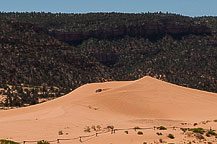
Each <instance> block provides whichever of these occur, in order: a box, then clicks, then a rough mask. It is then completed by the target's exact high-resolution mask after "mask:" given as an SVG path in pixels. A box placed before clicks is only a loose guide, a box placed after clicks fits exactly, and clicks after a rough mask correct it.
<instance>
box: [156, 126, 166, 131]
mask: <svg viewBox="0 0 217 144" xmlns="http://www.w3.org/2000/svg"><path fill="white" fill-rule="evenodd" d="M157 129H159V130H167V128H166V127H164V126H160V127H157Z"/></svg>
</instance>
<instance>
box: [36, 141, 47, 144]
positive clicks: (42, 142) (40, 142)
mask: <svg viewBox="0 0 217 144" xmlns="http://www.w3.org/2000/svg"><path fill="white" fill-rule="evenodd" d="M37 144H50V143H49V142H47V141H44V140H42V141H38V142H37Z"/></svg>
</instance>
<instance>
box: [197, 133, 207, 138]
mask: <svg viewBox="0 0 217 144" xmlns="http://www.w3.org/2000/svg"><path fill="white" fill-rule="evenodd" d="M195 137H196V138H197V139H199V140H202V139H205V138H204V136H203V135H202V134H200V133H197V134H196V135H195Z"/></svg>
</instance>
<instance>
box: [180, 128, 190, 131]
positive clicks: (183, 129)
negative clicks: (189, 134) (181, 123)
mask: <svg viewBox="0 0 217 144" xmlns="http://www.w3.org/2000/svg"><path fill="white" fill-rule="evenodd" d="M180 130H182V131H183V132H186V131H187V130H188V128H180Z"/></svg>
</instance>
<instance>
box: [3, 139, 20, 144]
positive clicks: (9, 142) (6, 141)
mask: <svg viewBox="0 0 217 144" xmlns="http://www.w3.org/2000/svg"><path fill="white" fill-rule="evenodd" d="M0 144H19V143H17V142H14V141H11V140H5V139H1V140H0Z"/></svg>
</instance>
